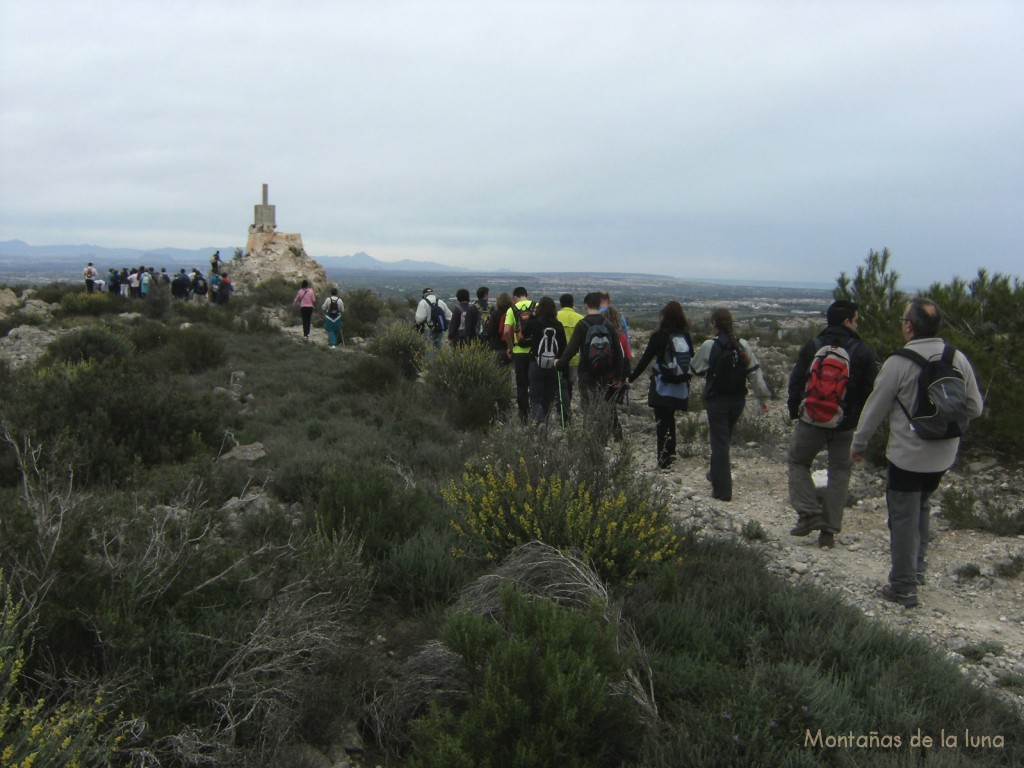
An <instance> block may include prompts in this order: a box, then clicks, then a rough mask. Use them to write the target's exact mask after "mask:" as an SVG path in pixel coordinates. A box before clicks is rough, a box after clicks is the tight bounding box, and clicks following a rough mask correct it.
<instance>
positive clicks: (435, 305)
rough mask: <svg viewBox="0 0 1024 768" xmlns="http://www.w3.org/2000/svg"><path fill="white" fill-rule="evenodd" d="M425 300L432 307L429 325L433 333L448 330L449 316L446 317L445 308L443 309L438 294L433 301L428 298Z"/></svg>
mask: <svg viewBox="0 0 1024 768" xmlns="http://www.w3.org/2000/svg"><path fill="white" fill-rule="evenodd" d="M423 300H424V301H425V302H427V305H428V306H429V307H430V317H429V319H428V320H427V327H428V328H429V329H430V330H431V332H433V333H441V332H442V331H445V330H447V329H448V318H447V317H445V315H444V310H443V309H441V302H440V301H439V300H438V298H437V296H435V297H434V300H433V301H431V300H430V299H426V298H425V299H423Z"/></svg>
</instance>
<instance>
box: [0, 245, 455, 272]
mask: <svg viewBox="0 0 1024 768" xmlns="http://www.w3.org/2000/svg"><path fill="white" fill-rule="evenodd" d="M237 247H238V246H234V245H230V246H221V247H215V246H211V247H209V248H196V249H194V250H189V249H187V248H152V249H142V248H105V247H103V246H100V245H29V244H28V243H26V242H25V241H24V240H2V241H0V266H3V267H6V268H8V269H9V268H12V267H16V268H17V269H18V270H19V271H24V272H36V271H52V270H53V269H55V268H58V269H66V268H67V267H68V266H76V265H77V266H80V267H84V266H85V265H86V264H87V263H88V262H90V261H92V262H95V263H96V266H98V267H101V268H108V267H114V266H117V267H127V266H131V265H139V264H145V265H146V266H154V267H168V268H175V269H177V268H180V267H185V268H188V267H192V266H198V267H202V268H205V265H206V264H207V263H208V262H209V260H210V256H212V255H213V252H214V251H220V253H221V257H222V258H224V259H225V260H230V259H231V257H232V256H233V255H234V253H235V249H236V248H237ZM313 258H314V259H316V260H317V261H318V262H320V264H321V265H322V266H323V267H324V269H326V270H327V271H329V272H331V271H334V270H346V269H347V270H363V271H366V270H380V271H382V272H430V273H431V274H437V273H439V272H452V273H459V272H468V271H469V270H466V269H461V268H459V267H451V266H448V265H446V264H439V263H437V262H435V261H412V260H411V259H402V260H401V261H380V260H379V259H375V258H373V256H370V255H369V254H367V253H363V252H359V253H356V254H353V255H351V256H313ZM26 260H29V261H26ZM79 262H80V264H79ZM76 274H77V273H76Z"/></svg>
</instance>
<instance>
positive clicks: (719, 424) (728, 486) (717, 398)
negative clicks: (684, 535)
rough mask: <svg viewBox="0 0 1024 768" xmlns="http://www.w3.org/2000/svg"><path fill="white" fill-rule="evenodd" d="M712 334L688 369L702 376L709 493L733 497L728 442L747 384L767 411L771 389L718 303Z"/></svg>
mask: <svg viewBox="0 0 1024 768" xmlns="http://www.w3.org/2000/svg"><path fill="white" fill-rule="evenodd" d="M711 330H712V332H713V335H712V338H710V339H708V340H707V341H705V342H704V343H703V344H701V346H700V349H698V350H697V354H696V355H694V357H693V360H692V361H691V362H690V371H691V372H692V373H694V374H695V375H697V376H704V377H705V381H704V409H705V410H706V411H707V415H708V438H709V441H710V443H711V470H710V471H709V472H708V475H707V477H708V480H710V481H711V497H712V498H714V499H718V500H719V501H732V467H731V466H730V463H729V443H730V441H731V440H732V432H733V429H734V428H735V426H736V422H738V421H739V420H740V416H742V415H743V409H744V407H745V406H746V403H747V386H748V385H749V386H750V387H751V388H752V389H753V392H754V397H756V398H758V399H759V400H760V401H761V411H762V412H763V413H768V399H769V398H770V397H771V392H769V391H768V385H767V384H765V382H764V373H763V372H762V371H761V366H760V364H759V363H758V362H757V358H756V357H754V353H753V351H752V350H751V349H750V345H749V344H748V343H747V341H746V339H738V338H736V334H735V331H734V330H733V322H732V313H731V312H730V311H729V310H728V309H725V308H724V307H719V308H717V309H715V310H714V311H713V312H712V313H711Z"/></svg>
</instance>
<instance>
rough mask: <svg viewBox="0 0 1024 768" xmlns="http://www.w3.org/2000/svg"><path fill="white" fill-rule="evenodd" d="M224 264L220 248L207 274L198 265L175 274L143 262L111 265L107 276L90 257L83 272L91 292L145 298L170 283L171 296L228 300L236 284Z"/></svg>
mask: <svg viewBox="0 0 1024 768" xmlns="http://www.w3.org/2000/svg"><path fill="white" fill-rule="evenodd" d="M222 264H223V262H222V261H221V260H220V251H217V252H216V253H214V254H213V257H211V259H210V271H209V272H208V273H207V274H206V275H205V276H204V275H203V273H202V272H200V271H199V270H198V269H196V268H195V267H193V268H192V269H191V270H189V271H188V272H187V273H186V271H185V269H184V268H183V269H181V270H179V271H178V273H177V274H176V275H174V276H173V277H172V276H171V275H170V274H168V272H167V269H166V267H161V268H160V270H159V271H157V269H156V267H146V266H139V267H123V268H122V269H116V268H115V267H111V268H110V269H108V270H107V275H106V277H105V278H104V277H101V276H100V273H99V270H97V269H96V267H95V265H94V264H93V263H92V262H91V261H90V262H89V263H88V264H87V265H86V267H85V269H84V270H82V276H83V277H84V278H85V290H86V292H87V293H103V292H107V293H109V294H110V295H111V296H123V297H124V298H127V299H145V298H146V297H147V296H148V295H149V294H150V293H151V292H152V291H153V290H156V289H157V288H158V287H160V286H169V287H170V292H171V296H172V297H173V298H175V299H178V300H181V301H209V302H210V303H211V304H227V303H228V299H230V298H231V294H232V293H233V292H234V290H235V286H234V284H233V283H232V282H231V277H230V275H228V273H227V272H224V271H223V270H221V265H222Z"/></svg>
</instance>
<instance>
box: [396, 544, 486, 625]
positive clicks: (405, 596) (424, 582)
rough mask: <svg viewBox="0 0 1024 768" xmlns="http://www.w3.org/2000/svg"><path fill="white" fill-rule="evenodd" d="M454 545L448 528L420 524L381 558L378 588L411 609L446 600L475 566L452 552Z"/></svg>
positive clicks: (419, 608) (445, 601)
mask: <svg viewBox="0 0 1024 768" xmlns="http://www.w3.org/2000/svg"><path fill="white" fill-rule="evenodd" d="M456 545H457V536H456V534H455V532H454V531H452V530H451V529H450V528H448V527H444V528H439V527H437V526H436V525H429V526H428V525H424V526H421V527H420V528H419V529H418V530H417V531H416V532H415V533H414V534H413V535H412V536H411V537H409V538H407V539H405V540H404V541H399V542H398V543H396V544H395V545H394V546H393V547H392V548H391V549H390V550H389V552H388V554H387V556H386V557H385V559H384V560H383V562H381V564H380V588H381V589H382V590H383V591H384V592H385V593H386V594H388V595H391V596H393V597H394V598H395V599H396V600H398V602H399V603H400V604H401V605H402V606H403V607H404V608H406V609H408V610H412V611H422V610H428V609H430V608H433V607H436V606H443V605H446V604H448V603H449V602H451V600H452V598H453V597H454V596H455V595H456V594H457V593H458V591H459V590H460V589H461V588H462V587H463V585H465V583H466V582H467V581H468V580H469V578H470V577H471V576H472V574H473V571H474V570H475V569H473V568H472V567H471V565H470V563H469V561H468V560H467V558H464V557H459V558H456V557H453V556H452V551H453V550H454V549H455V547H456Z"/></svg>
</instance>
